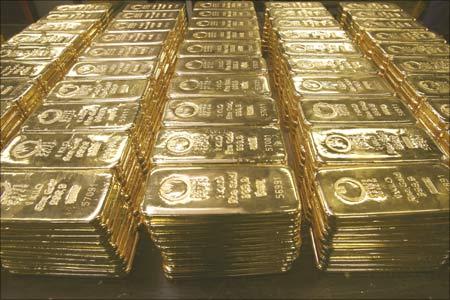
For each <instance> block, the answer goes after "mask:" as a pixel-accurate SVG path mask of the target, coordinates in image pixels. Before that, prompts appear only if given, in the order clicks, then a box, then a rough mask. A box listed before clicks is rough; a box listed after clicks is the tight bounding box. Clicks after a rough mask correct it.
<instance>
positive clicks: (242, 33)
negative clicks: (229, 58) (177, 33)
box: [184, 29, 260, 42]
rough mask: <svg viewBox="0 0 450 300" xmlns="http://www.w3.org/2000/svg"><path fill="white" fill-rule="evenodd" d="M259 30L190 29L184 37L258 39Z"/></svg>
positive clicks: (191, 38) (228, 39) (193, 39)
mask: <svg viewBox="0 0 450 300" xmlns="http://www.w3.org/2000/svg"><path fill="white" fill-rule="evenodd" d="M259 39H260V38H259V32H258V31H255V30H251V29H205V30H190V31H188V32H187V33H186V36H185V38H184V40H185V41H187V42H209V41H211V42H219V41H234V40H238V41H241V40H242V41H246V42H248V41H259Z"/></svg>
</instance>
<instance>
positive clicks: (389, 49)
mask: <svg viewBox="0 0 450 300" xmlns="http://www.w3.org/2000/svg"><path fill="white" fill-rule="evenodd" d="M378 49H379V51H380V55H383V56H384V57H386V58H388V59H389V58H391V57H393V56H443V57H447V59H448V57H449V56H450V46H449V45H448V44H444V43H429V44H425V45H424V44H423V43H398V44H397V43H383V44H380V45H378Z"/></svg>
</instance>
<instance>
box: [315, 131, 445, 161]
mask: <svg viewBox="0 0 450 300" xmlns="http://www.w3.org/2000/svg"><path fill="white" fill-rule="evenodd" d="M309 139H310V143H311V146H312V149H313V151H314V153H313V154H312V155H313V157H315V159H316V162H317V164H320V165H322V164H323V165H325V166H332V165H346V164H347V165H348V164H358V163H359V164H360V163H374V162H378V163H385V162H388V161H389V162H402V163H409V162H415V161H416V162H424V161H439V160H440V159H441V158H442V156H443V154H442V152H441V151H440V150H439V147H438V146H437V145H436V144H435V142H434V140H433V139H432V138H431V137H430V136H429V135H428V134H427V133H426V132H425V131H424V130H422V129H420V128H419V127H416V126H402V127H367V128H361V127H354V128H340V129H331V128H318V127H317V128H316V127H313V128H312V129H311V131H310V133H309Z"/></svg>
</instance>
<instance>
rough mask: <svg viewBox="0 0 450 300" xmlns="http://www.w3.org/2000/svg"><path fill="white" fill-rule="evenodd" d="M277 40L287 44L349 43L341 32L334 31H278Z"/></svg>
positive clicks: (343, 32)
mask: <svg viewBox="0 0 450 300" xmlns="http://www.w3.org/2000/svg"><path fill="white" fill-rule="evenodd" d="M277 34H278V36H279V38H280V39H281V40H283V41H287V42H301V41H304V42H314V41H318V42H333V41H337V42H350V38H349V37H348V35H347V33H346V32H345V31H343V30H335V29H326V30H322V29H315V30H311V29H283V30H278V31H277Z"/></svg>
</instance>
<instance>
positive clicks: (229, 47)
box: [178, 41, 261, 58]
mask: <svg viewBox="0 0 450 300" xmlns="http://www.w3.org/2000/svg"><path fill="white" fill-rule="evenodd" d="M178 56H179V57H181V58H183V57H198V56H200V57H202V56H207V57H223V56H250V57H251V56H261V48H260V46H259V44H258V43H254V42H253V43H250V42H245V43H244V42H241V41H236V42H234V41H229V42H185V43H183V44H181V47H180V52H179V53H178Z"/></svg>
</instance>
